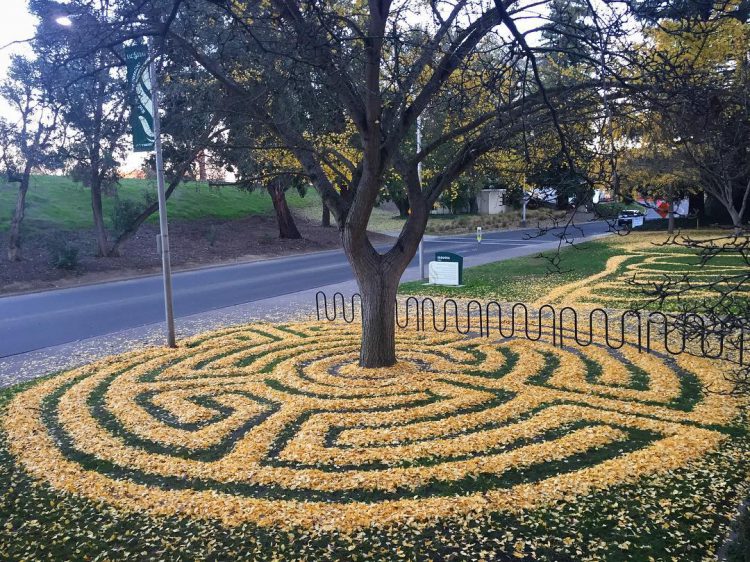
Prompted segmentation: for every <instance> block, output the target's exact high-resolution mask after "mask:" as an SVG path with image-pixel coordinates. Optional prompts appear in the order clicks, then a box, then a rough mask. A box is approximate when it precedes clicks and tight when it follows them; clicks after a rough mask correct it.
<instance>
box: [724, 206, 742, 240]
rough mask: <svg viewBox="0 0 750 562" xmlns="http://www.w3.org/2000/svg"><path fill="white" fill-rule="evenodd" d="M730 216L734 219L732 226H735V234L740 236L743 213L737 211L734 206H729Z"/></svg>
mask: <svg viewBox="0 0 750 562" xmlns="http://www.w3.org/2000/svg"><path fill="white" fill-rule="evenodd" d="M727 211H729V216H730V217H731V219H732V226H733V227H734V234H736V235H737V236H740V235H741V234H742V215H741V214H739V213H738V212H737V209H735V208H734V207H733V206H727Z"/></svg>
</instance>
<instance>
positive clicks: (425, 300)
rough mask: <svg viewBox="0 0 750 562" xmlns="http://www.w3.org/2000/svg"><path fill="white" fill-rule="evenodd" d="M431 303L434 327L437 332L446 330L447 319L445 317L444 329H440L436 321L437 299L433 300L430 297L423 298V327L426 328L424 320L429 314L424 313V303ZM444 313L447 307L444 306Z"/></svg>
mask: <svg viewBox="0 0 750 562" xmlns="http://www.w3.org/2000/svg"><path fill="white" fill-rule="evenodd" d="M427 302H429V303H430V310H431V311H432V329H433V330H435V331H436V332H445V330H446V328H447V327H448V323H447V319H446V318H443V329H442V330H441V329H438V327H437V322H436V321H435V316H436V310H435V301H434V300H432V299H431V298H430V297H425V298H423V299H422V306H421V309H422V329H423V330H424V322H425V318H426V317H427V315H426V314H425V313H424V305H425V303H427ZM443 315H445V307H443Z"/></svg>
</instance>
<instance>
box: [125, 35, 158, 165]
mask: <svg viewBox="0 0 750 562" xmlns="http://www.w3.org/2000/svg"><path fill="white" fill-rule="evenodd" d="M125 62H126V64H127V69H128V93H129V97H130V127H131V129H132V131H133V151H135V152H151V151H152V150H154V115H153V106H152V105H151V77H150V76H149V72H148V47H147V46H146V45H134V46H132V47H126V48H125Z"/></svg>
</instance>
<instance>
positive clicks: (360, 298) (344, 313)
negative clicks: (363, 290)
mask: <svg viewBox="0 0 750 562" xmlns="http://www.w3.org/2000/svg"><path fill="white" fill-rule="evenodd" d="M355 299H358V300H359V309H360V310H362V295H360V294H359V293H354V294H352V298H351V305H352V318H351V320H347V319H346V310H343V311H342V315H343V317H344V321H345V322H347V323H348V324H351V323H352V322H354V319H355V318H356V317H357V309H356V307H355V306H354V300H355ZM343 302H344V301H343V295H342V301H341V303H342V307H343Z"/></svg>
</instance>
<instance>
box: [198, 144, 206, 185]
mask: <svg viewBox="0 0 750 562" xmlns="http://www.w3.org/2000/svg"><path fill="white" fill-rule="evenodd" d="M198 179H199V180H200V181H206V180H207V179H208V174H207V173H206V152H205V151H204V150H201V152H200V154H199V155H198Z"/></svg>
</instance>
